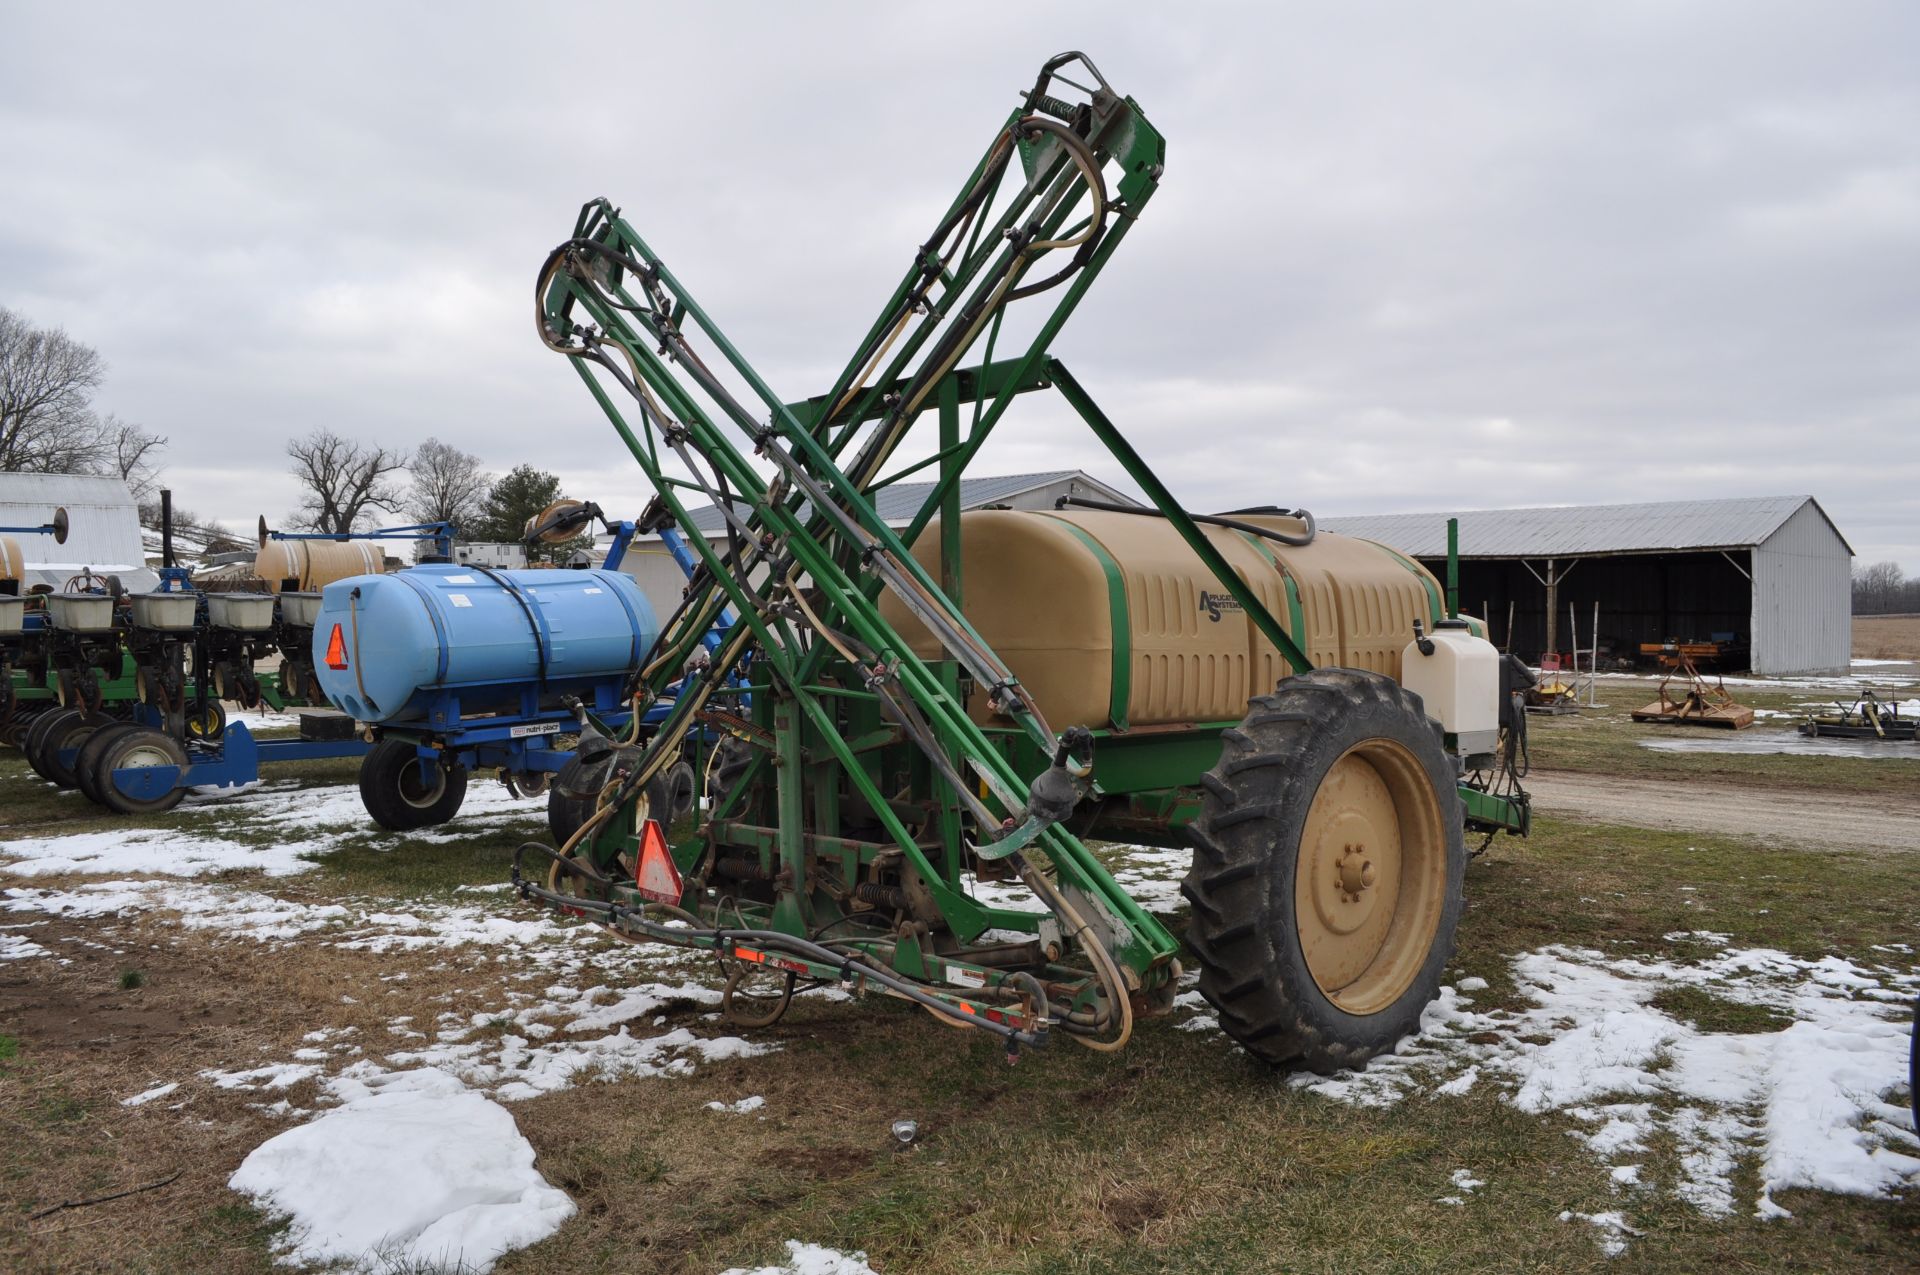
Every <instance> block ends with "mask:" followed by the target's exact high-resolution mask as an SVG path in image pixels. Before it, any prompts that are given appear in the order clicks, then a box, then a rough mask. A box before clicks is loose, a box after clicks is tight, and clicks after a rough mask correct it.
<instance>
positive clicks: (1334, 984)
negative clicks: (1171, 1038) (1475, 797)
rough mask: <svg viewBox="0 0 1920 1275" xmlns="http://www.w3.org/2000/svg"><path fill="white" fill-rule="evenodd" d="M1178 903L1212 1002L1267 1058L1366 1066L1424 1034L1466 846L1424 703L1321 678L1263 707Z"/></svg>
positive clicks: (1325, 672) (1292, 684)
mask: <svg viewBox="0 0 1920 1275" xmlns="http://www.w3.org/2000/svg"><path fill="white" fill-rule="evenodd" d="M1201 782H1202V785H1203V789H1204V792H1203V795H1202V801H1201V811H1200V817H1199V818H1198V819H1197V820H1195V822H1194V824H1193V826H1192V828H1191V830H1190V831H1191V835H1192V838H1193V841H1194V847H1195V849H1194V858H1193V866H1192V868H1191V869H1190V870H1189V871H1188V873H1187V878H1186V881H1185V883H1184V884H1183V885H1182V887H1181V889H1182V892H1183V893H1184V894H1185V895H1186V896H1187V898H1188V900H1189V901H1190V902H1191V903H1192V904H1193V920H1192V923H1191V925H1190V926H1189V928H1188V930H1187V942H1188V944H1189V945H1190V946H1191V947H1192V948H1193V950H1194V951H1195V952H1196V953H1197V954H1198V955H1199V958H1200V993H1201V995H1202V996H1204V997H1205V998H1206V1000H1207V1002H1208V1004H1210V1005H1212V1006H1213V1007H1214V1009H1216V1010H1217V1011H1218V1012H1219V1016H1220V1025H1221V1027H1222V1028H1223V1029H1224V1030H1225V1031H1226V1032H1227V1034H1228V1035H1230V1036H1232V1037H1233V1038H1234V1039H1235V1040H1237V1041H1239V1042H1240V1043H1241V1044H1242V1045H1243V1046H1245V1047H1246V1049H1247V1051H1248V1052H1249V1053H1251V1054H1253V1055H1254V1056H1256V1057H1258V1058H1261V1059H1264V1060H1266V1061H1267V1062H1270V1063H1275V1064H1285V1065H1290V1066H1301V1067H1307V1068H1311V1069H1312V1070H1314V1071H1317V1072H1321V1073H1326V1072H1331V1071H1336V1070H1339V1069H1340V1068H1343V1067H1359V1066H1361V1065H1362V1064H1364V1063H1365V1062H1366V1061H1367V1060H1368V1059H1369V1058H1372V1057H1373V1056H1374V1055H1375V1054H1378V1053H1381V1052H1383V1051H1385V1050H1387V1049H1391V1048H1392V1047H1393V1045H1394V1044H1395V1042H1397V1041H1399V1040H1400V1039H1401V1038H1402V1037H1403V1036H1406V1035H1407V1034H1409V1033H1410V1032H1412V1031H1413V1030H1415V1028H1417V1027H1418V1026H1419V1022H1420V1013H1421V1011H1422V1010H1423V1009H1425V1008H1426V1006H1427V1004H1428V1003H1429V1002H1430V1001H1432V1000H1433V998H1434V996H1435V995H1436V994H1437V992H1438V990H1439V986H1440V978H1441V974H1442V972H1443V971H1444V969H1445V967H1446V963H1447V961H1448V959H1449V958H1450V957H1451V956H1452V954H1453V938H1454V930H1455V929H1456V928H1457V926H1458V925H1459V921H1460V909H1461V902H1462V884H1463V880H1464V877H1465V873H1466V864H1467V855H1466V847H1465V845H1464V844H1463V841H1462V832H1461V813H1460V798H1459V794H1458V792H1457V791H1456V789H1455V780H1454V774H1453V766H1452V763H1451V761H1450V760H1449V759H1448V757H1447V754H1446V752H1445V750H1444V749H1443V748H1442V747H1441V741H1440V736H1439V731H1438V728H1437V727H1436V726H1434V725H1433V724H1432V723H1430V722H1429V721H1428V720H1427V717H1426V714H1425V713H1424V712H1423V711H1422V709H1421V705H1420V699H1419V697H1418V696H1416V695H1413V694H1411V693H1410V692H1408V691H1406V690H1404V689H1402V688H1401V687H1400V686H1399V685H1398V684H1397V683H1395V682H1394V681H1392V680H1391V679H1390V678H1386V677H1382V676H1380V675H1378V674H1375V673H1365V672H1360V671H1357V670H1354V669H1317V670H1315V671H1313V672H1311V673H1306V674H1303V675H1301V676H1299V677H1293V678H1289V679H1287V680H1286V681H1284V682H1281V683H1280V686H1279V688H1278V689H1277V690H1276V691H1274V693H1273V694H1271V695H1261V696H1257V697H1255V698H1254V700H1253V701H1252V702H1251V703H1250V704H1249V705H1248V710H1247V716H1246V718H1245V719H1244V720H1243V721H1242V722H1241V723H1240V725H1239V726H1238V727H1237V728H1235V729H1232V730H1229V731H1227V732H1226V734H1225V736H1224V739H1223V747H1222V750H1221V754H1220V760H1219V762H1218V764H1216V765H1215V766H1214V768H1213V769H1212V770H1211V771H1209V772H1208V773H1207V775H1206V776H1205V777H1204V778H1203V779H1202V781H1201Z"/></svg>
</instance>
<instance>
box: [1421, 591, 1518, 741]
mask: <svg viewBox="0 0 1920 1275" xmlns="http://www.w3.org/2000/svg"><path fill="white" fill-rule="evenodd" d="M1423 645H1430V647H1431V650H1430V651H1429V650H1425V649H1422V648H1423ZM1400 670H1401V673H1400V684H1401V685H1402V686H1405V687H1406V688H1407V689H1408V690H1410V691H1412V692H1413V693H1414V694H1416V695H1418V696H1419V697H1420V699H1421V702H1422V703H1424V704H1425V705H1426V708H1427V716H1428V717H1431V718H1432V719H1433V720H1434V721H1437V722H1439V723H1440V729H1442V730H1444V731H1446V732H1447V733H1448V734H1449V735H1452V736H1454V737H1455V739H1456V740H1457V741H1458V748H1459V751H1460V752H1461V753H1463V754H1467V755H1471V754H1474V753H1490V752H1492V751H1493V750H1494V748H1495V747H1496V746H1497V745H1498V743H1499V739H1500V652H1499V651H1498V650H1497V649H1496V648H1495V647H1494V645H1493V643H1491V642H1489V641H1487V640H1486V639H1484V638H1477V637H1475V636H1474V635H1473V633H1472V631H1471V630H1470V629H1469V628H1468V627H1467V622H1466V621H1465V620H1442V621H1440V622H1439V623H1438V624H1436V625H1434V628H1433V632H1432V634H1430V635H1428V636H1427V637H1425V638H1418V637H1416V638H1415V639H1414V640H1413V641H1411V642H1409V643H1407V649H1406V650H1405V651H1404V652H1402V653H1401V657H1400Z"/></svg>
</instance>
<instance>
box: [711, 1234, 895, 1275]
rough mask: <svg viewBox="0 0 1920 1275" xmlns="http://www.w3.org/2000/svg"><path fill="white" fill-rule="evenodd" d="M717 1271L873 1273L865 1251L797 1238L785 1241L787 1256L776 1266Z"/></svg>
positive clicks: (750, 1274)
mask: <svg viewBox="0 0 1920 1275" xmlns="http://www.w3.org/2000/svg"><path fill="white" fill-rule="evenodd" d="M720 1275H875V1271H874V1269H873V1267H871V1266H868V1265H867V1255H866V1254H865V1253H842V1252H841V1251H840V1250H838V1249H833V1248H822V1247H821V1246H820V1245H818V1244H805V1243H802V1242H801V1241H799V1240H788V1241H787V1257H786V1260H785V1261H783V1262H781V1263H780V1265H778V1266H756V1267H753V1268H752V1269H751V1270H749V1269H748V1268H747V1267H744V1266H734V1267H730V1268H729V1269H727V1270H724V1271H721V1272H720Z"/></svg>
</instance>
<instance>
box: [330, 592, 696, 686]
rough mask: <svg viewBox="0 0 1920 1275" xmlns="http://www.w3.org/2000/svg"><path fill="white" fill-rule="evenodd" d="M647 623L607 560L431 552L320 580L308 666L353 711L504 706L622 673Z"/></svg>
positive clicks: (644, 637)
mask: <svg viewBox="0 0 1920 1275" xmlns="http://www.w3.org/2000/svg"><path fill="white" fill-rule="evenodd" d="M657 633H658V628H657V627H656V625H655V622H654V618H653V610H652V608H651V607H649V606H648V605H647V599H646V595H645V594H643V593H641V591H640V587H639V585H637V584H635V583H634V581H633V579H632V578H631V577H629V576H627V575H625V574H623V573H621V572H618V571H607V570H604V569H593V570H586V571H490V570H482V569H480V568H477V567H473V566H468V565H456V564H451V563H431V564H427V565H423V566H418V567H413V568H411V569H409V570H406V571H400V572H395V573H393V574H391V575H365V576H352V577H349V578H348V579H345V580H337V581H335V582H334V583H332V584H329V585H328V586H326V588H325V589H324V590H323V591H322V592H321V598H320V618H319V621H318V622H317V623H316V624H315V625H314V626H313V667H314V671H315V673H316V674H318V676H319V678H320V685H321V687H322V688H323V689H324V690H325V691H326V693H327V698H328V699H329V700H331V701H332V702H333V703H334V704H336V705H338V706H339V707H340V708H341V709H342V710H344V711H346V712H347V713H350V714H352V715H353V717H354V718H356V719H357V720H359V721H363V722H395V723H397V722H407V721H417V720H421V719H425V718H426V717H428V716H429V710H430V709H431V708H432V706H433V705H434V704H435V702H436V701H439V702H440V703H441V704H442V705H443V706H444V705H445V704H446V702H447V699H448V697H456V698H457V700H458V712H459V714H460V715H462V716H473V715H476V714H482V713H493V712H502V711H513V710H515V709H517V708H519V707H521V706H522V705H523V704H524V703H525V699H526V696H527V695H528V694H529V692H532V693H533V694H536V695H538V696H539V697H540V698H541V699H543V700H555V699H557V698H558V697H559V696H560V695H563V694H585V693H587V692H589V691H590V690H591V688H592V687H593V686H594V685H595V684H596V683H598V682H604V681H607V680H617V679H621V678H624V677H625V675H626V673H627V671H628V670H629V669H631V668H633V667H634V666H635V665H636V664H637V663H638V662H639V660H640V657H641V656H642V655H643V654H645V653H646V651H647V649H648V648H649V647H650V646H652V645H653V640H654V637H655V635H656V634H657Z"/></svg>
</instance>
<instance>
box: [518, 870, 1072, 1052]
mask: <svg viewBox="0 0 1920 1275" xmlns="http://www.w3.org/2000/svg"><path fill="white" fill-rule="evenodd" d="M529 852H538V853H540V854H542V855H545V856H547V857H548V858H550V859H552V860H553V861H554V862H555V863H557V864H559V865H560V866H561V868H562V870H564V871H567V872H570V873H573V874H574V875H577V876H582V877H585V878H587V879H588V880H589V881H591V882H593V883H595V884H598V885H601V886H604V887H609V888H610V887H611V886H612V885H613V882H611V881H609V880H607V878H605V877H603V876H601V875H599V874H598V873H596V872H593V871H592V870H591V869H588V868H586V867H585V865H583V864H579V863H575V862H573V861H571V860H568V859H565V858H563V857H562V856H561V852H558V851H555V850H553V849H552V848H551V847H548V846H544V845H542V844H540V843H539V842H537V841H527V842H522V843H521V845H520V847H519V848H518V849H516V850H515V851H514V852H513V883H514V885H515V887H516V888H518V890H519V892H520V896H521V897H522V898H534V899H540V900H541V901H543V902H546V903H549V904H552V905H553V906H555V907H564V908H573V909H575V910H577V911H581V912H595V913H599V914H601V915H603V916H605V917H606V918H607V920H606V922H605V924H608V925H610V926H614V927H616V928H618V927H629V928H633V929H637V930H639V931H640V932H641V933H642V934H644V935H646V936H647V937H648V938H649V939H652V940H654V941H656V942H660V943H666V944H669V945H671V946H675V947H688V948H702V947H703V946H704V945H708V944H710V945H711V948H710V949H709V950H715V951H719V950H721V949H724V948H725V947H726V946H727V945H728V942H729V940H739V941H741V942H746V943H751V944H753V945H754V946H755V947H760V948H765V949H767V950H770V951H776V952H785V953H787V954H788V955H791V956H797V957H801V958H803V959H805V960H809V961H814V962H816V963H818V964H821V965H831V966H835V967H837V968H838V969H839V970H840V975H841V978H842V979H843V980H844V981H847V982H852V981H854V980H855V979H856V978H859V979H866V980H869V981H871V982H874V983H877V984H879V985H880V986H882V987H884V988H886V989H887V990H888V991H890V992H893V993H895V994H896V995H898V996H900V997H902V998H904V999H906V1000H910V1001H912V1002H913V1003H914V1004H916V1005H920V1006H923V1007H925V1008H927V1009H930V1010H933V1011H936V1012H937V1013H940V1014H943V1015H944V1014H946V1013H948V1012H949V1011H948V1003H947V1002H945V1001H942V1000H941V999H940V998H939V997H937V996H933V995H931V994H929V993H927V992H925V991H922V990H921V989H920V988H919V987H918V986H917V985H915V984H914V983H913V982H911V981H910V980H908V979H905V978H903V977H901V976H900V975H897V974H895V973H893V972H892V971H891V970H885V969H882V968H880V967H879V966H877V965H874V964H872V963H870V962H868V961H867V960H866V959H865V958H864V957H863V956H861V955H858V954H852V953H847V952H840V951H836V950H834V949H833V948H830V947H826V946H824V945H823V944H819V943H815V942H813V941H812V940H810V939H803V938H799V937H797V936H795V935H792V934H783V933H781V932H780V931H778V930H760V929H753V928H749V927H742V928H739V929H725V928H719V929H715V928H690V929H684V930H679V929H672V928H669V927H667V926H664V925H659V924H657V923H655V922H652V921H649V920H647V919H646V917H645V915H644V912H645V909H643V908H629V907H623V906H621V905H620V904H618V903H613V902H610V901H606V900H602V899H588V898H580V897H576V896H572V895H563V894H560V893H558V892H556V891H553V890H547V889H543V888H542V887H540V886H537V885H534V884H533V883H532V882H530V881H528V880H527V878H526V874H525V872H524V871H523V870H522V860H523V858H524V856H525V855H526V854H528V853H529ZM675 911H676V912H678V911H679V909H675ZM681 915H682V916H687V915H690V914H687V913H684V912H682V913H681ZM1043 996H1044V993H1043ZM1042 1021H1044V1020H1042ZM965 1025H966V1026H969V1027H974V1028H977V1029H979V1030H981V1031H986V1032H990V1033H992V1034H994V1035H997V1036H1003V1037H1005V1038H1007V1039H1009V1040H1012V1041H1017V1042H1019V1043H1020V1044H1023V1045H1034V1046H1038V1045H1043V1044H1045V1043H1046V1039H1047V1038H1046V1032H1045V1030H1044V1029H1042V1030H1041V1031H1038V1032H1033V1031H1027V1030H1025V1029H1024V1028H1019V1027H1014V1026H1013V1025H1011V1024H1009V1023H999V1022H995V1021H993V1020H992V1019H989V1018H980V1019H975V1020H971V1021H968V1022H967V1023H966V1024H965Z"/></svg>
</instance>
